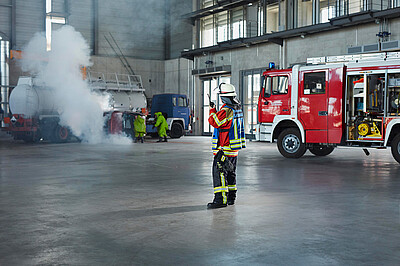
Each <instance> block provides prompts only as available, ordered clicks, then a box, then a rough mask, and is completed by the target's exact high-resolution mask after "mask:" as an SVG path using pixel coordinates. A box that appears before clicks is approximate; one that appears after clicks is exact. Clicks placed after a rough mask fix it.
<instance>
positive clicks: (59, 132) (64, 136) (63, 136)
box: [52, 125, 71, 143]
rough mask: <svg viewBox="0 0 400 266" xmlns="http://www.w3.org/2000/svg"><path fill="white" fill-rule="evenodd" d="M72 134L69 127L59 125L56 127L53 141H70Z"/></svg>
mask: <svg viewBox="0 0 400 266" xmlns="http://www.w3.org/2000/svg"><path fill="white" fill-rule="evenodd" d="M70 136H71V132H70V131H69V129H68V128H66V127H63V126H60V125H57V126H56V128H55V129H54V132H53V136H52V141H53V142H56V143H65V142H68V140H69V138H70Z"/></svg>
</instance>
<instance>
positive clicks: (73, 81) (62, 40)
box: [22, 25, 131, 144]
mask: <svg viewBox="0 0 400 266" xmlns="http://www.w3.org/2000/svg"><path fill="white" fill-rule="evenodd" d="M24 52H25V54H26V55H27V56H26V58H25V59H23V60H22V70H23V71H25V72H30V73H32V74H34V75H36V76H37V78H38V79H39V80H40V81H41V82H44V83H45V84H46V86H48V87H51V88H53V89H54V90H55V94H54V95H55V99H54V101H56V102H57V106H59V110H58V111H59V113H60V124H61V125H63V126H68V127H69V128H70V129H71V131H72V133H73V134H74V135H75V136H77V137H79V138H80V139H82V140H83V141H84V142H88V143H94V144H95V143H101V142H112V141H113V138H109V137H107V136H105V134H104V132H103V126H104V122H105V118H104V117H103V111H104V106H106V105H107V104H105V103H108V101H109V95H100V94H98V93H97V94H96V93H93V92H91V90H90V87H89V84H88V83H87V82H86V81H85V80H83V75H82V72H81V67H89V66H91V61H90V49H89V46H88V44H87V42H86V40H85V39H84V38H83V36H82V35H81V34H80V33H79V32H77V31H75V29H74V28H73V27H71V26H68V25H66V26H63V27H61V28H60V29H59V30H57V31H53V33H52V43H51V51H49V52H47V51H46V37H45V35H44V34H43V33H40V34H36V35H35V36H34V37H33V38H32V40H30V42H29V43H28V45H27V46H26V48H25V49H24ZM28 55H29V56H28ZM38 59H39V60H38ZM121 138H123V137H121ZM116 142H117V143H123V142H122V141H120V140H119V139H118V141H116ZM129 142H130V143H131V141H130V140H129ZM125 143H127V141H126V142H125Z"/></svg>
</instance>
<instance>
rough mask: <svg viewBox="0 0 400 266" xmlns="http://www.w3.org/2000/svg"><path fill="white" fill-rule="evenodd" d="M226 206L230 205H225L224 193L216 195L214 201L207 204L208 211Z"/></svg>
mask: <svg viewBox="0 0 400 266" xmlns="http://www.w3.org/2000/svg"><path fill="white" fill-rule="evenodd" d="M224 193H225V192H224ZM225 200H226V199H225ZM226 206H228V205H227V204H226V203H223V198H222V193H221V192H219V193H215V194H214V200H213V201H212V202H210V203H208V204H207V209H218V208H224V207H226Z"/></svg>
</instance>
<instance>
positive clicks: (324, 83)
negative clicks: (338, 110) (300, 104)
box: [303, 71, 327, 95]
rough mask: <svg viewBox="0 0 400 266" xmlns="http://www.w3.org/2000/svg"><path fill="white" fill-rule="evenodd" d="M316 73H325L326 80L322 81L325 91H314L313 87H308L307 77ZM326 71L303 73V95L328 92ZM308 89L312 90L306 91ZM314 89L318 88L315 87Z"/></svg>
mask: <svg viewBox="0 0 400 266" xmlns="http://www.w3.org/2000/svg"><path fill="white" fill-rule="evenodd" d="M316 74H324V81H323V82H322V84H323V92H312V89H313V88H306V77H307V76H311V75H316ZM326 83H327V81H326V71H315V72H306V73H303V95H321V94H326V87H327V86H326ZM316 84H321V83H316ZM306 89H309V90H310V92H309V93H306ZM314 89H316V90H317V88H316V87H315V88H314Z"/></svg>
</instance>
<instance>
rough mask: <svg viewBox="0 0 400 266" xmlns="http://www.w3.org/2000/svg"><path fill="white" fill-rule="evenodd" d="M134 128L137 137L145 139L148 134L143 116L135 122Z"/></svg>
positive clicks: (138, 117)
mask: <svg viewBox="0 0 400 266" xmlns="http://www.w3.org/2000/svg"><path fill="white" fill-rule="evenodd" d="M133 128H134V129H135V137H136V138H137V137H143V136H144V134H146V123H145V122H144V119H143V117H142V116H140V115H138V116H137V117H136V119H135V121H134V122H133Z"/></svg>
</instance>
